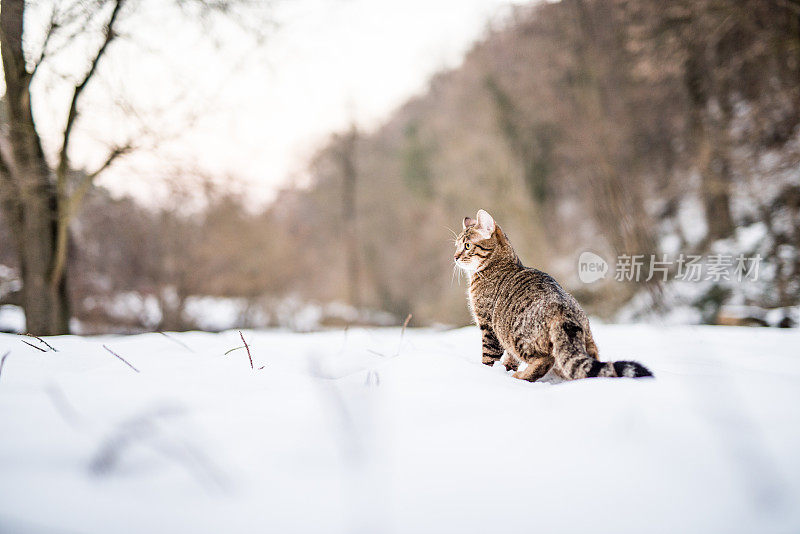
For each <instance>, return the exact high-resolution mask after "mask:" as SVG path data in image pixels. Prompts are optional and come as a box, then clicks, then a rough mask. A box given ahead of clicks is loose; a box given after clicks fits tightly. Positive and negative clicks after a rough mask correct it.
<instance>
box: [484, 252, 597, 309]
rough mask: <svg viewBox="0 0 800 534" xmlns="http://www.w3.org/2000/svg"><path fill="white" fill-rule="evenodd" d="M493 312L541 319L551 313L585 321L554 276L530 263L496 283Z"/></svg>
mask: <svg viewBox="0 0 800 534" xmlns="http://www.w3.org/2000/svg"><path fill="white" fill-rule="evenodd" d="M495 311H496V313H498V314H500V315H509V314H510V315H513V316H527V317H529V318H531V319H534V320H544V319H546V318H548V317H553V316H554V315H558V316H562V317H573V318H575V319H577V320H578V321H579V323H583V322H584V318H585V314H584V313H583V310H582V309H581V307H580V305H579V304H578V302H577V301H576V300H575V299H574V298H573V296H572V295H570V294H569V293H567V292H566V291H565V290H564V288H563V287H561V284H559V283H558V282H557V281H556V279H555V278H553V277H552V276H550V275H549V274H547V273H546V272H544V271H540V270H539V269H536V268H533V267H522V266H520V268H519V269H518V270H517V271H516V272H514V273H512V274H511V275H510V276H508V277H507V278H506V280H504V281H503V283H501V284H500V285H499V287H498V293H497V306H496V308H495Z"/></svg>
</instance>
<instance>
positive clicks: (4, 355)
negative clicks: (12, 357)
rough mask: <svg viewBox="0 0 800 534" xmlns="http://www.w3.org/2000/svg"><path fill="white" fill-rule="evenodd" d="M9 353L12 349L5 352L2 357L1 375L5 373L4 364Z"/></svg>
mask: <svg viewBox="0 0 800 534" xmlns="http://www.w3.org/2000/svg"><path fill="white" fill-rule="evenodd" d="M9 354H11V351H8V352H6V353H5V354H3V357H2V358H0V375H2V374H3V366H4V365H5V364H6V358H8V355H9Z"/></svg>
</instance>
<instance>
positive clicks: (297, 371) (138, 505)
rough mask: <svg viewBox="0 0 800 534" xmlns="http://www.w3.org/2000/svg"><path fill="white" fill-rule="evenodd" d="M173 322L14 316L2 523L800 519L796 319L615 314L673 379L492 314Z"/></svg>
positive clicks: (28, 527)
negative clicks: (340, 322) (74, 331)
mask: <svg viewBox="0 0 800 534" xmlns="http://www.w3.org/2000/svg"><path fill="white" fill-rule="evenodd" d="M170 336H171V338H168V337H165V336H163V335H159V334H146V335H139V336H132V337H103V338H81V337H57V338H48V339H47V341H48V342H49V343H50V344H51V345H52V346H53V347H55V348H56V349H57V350H58V352H52V351H49V350H48V351H47V352H41V351H38V350H35V349H33V348H31V347H28V346H27V345H25V344H23V343H22V342H21V341H22V339H25V340H26V341H29V342H31V343H33V344H35V345H39V346H42V347H43V348H45V349H46V347H44V346H43V345H41V343H39V342H38V341H36V340H34V339H29V338H22V337H20V336H13V335H0V356H2V354H4V353H6V352H7V351H11V352H10V355H9V356H8V357H7V358H6V361H5V365H4V366H3V368H2V374H0V432H1V433H2V435H1V437H0V532H15V533H16V532H23V533H26V532H82V533H83V532H86V533H94V532H97V533H107V532H115V533H125V532H131V533H133V532H170V533H175V532H192V533H196V532H248V533H250V532H326V533H327V532H365V533H376V532H414V533H416V532H431V533H444V532H457V533H466V532H476V533H477V532H556V531H558V532H615V533H620V532H631V533H642V532H664V533H674V532H698V533H708V532H728V533H730V532H787V533H788V532H798V531H800V506H799V504H800V453H799V451H800V350H798V347H800V333H798V331H797V330H772V329H737V328H726V327H654V326H629V325H627V326H606V325H598V326H596V327H595V337H596V339H597V340H598V343H599V345H600V349H601V355H602V356H604V357H605V358H608V359H637V360H639V361H641V362H642V363H644V364H646V365H648V366H649V367H650V368H651V369H652V371H653V372H654V373H655V375H656V379H654V380H640V381H635V380H628V379H589V380H583V381H577V382H568V383H561V384H553V383H534V384H530V383H526V382H522V381H518V380H515V379H512V378H511V377H509V376H508V375H507V374H505V372H503V371H502V370H500V369H498V368H494V369H492V368H487V367H484V366H482V365H480V363H479V360H480V355H479V350H480V342H479V335H478V332H477V329H475V328H468V329H461V330H455V331H449V332H435V331H431V330H419V331H416V330H409V331H408V332H406V334H405V336H404V337H403V339H402V343H401V336H400V330H399V329H381V330H351V331H349V332H348V333H346V334H345V333H343V332H341V331H338V332H324V333H315V334H294V333H285V332H279V331H271V332H245V337H246V339H247V340H248V342H249V343H250V344H251V351H252V355H253V364H254V367H255V369H254V370H251V368H250V364H249V362H248V357H247V354H246V352H245V350H244V349H239V350H235V351H233V352H231V353H230V354H228V355H227V356H226V355H224V352H225V351H227V350H228V349H231V348H234V347H237V346H240V345H241V340H240V339H239V334H238V333H237V332H225V333H222V334H205V333H197V332H195V333H186V334H170ZM104 344H105V345H107V346H108V347H109V348H110V349H111V350H113V351H114V352H116V353H117V354H118V355H120V356H121V357H122V358H124V359H125V360H127V361H128V362H129V363H130V364H131V365H132V366H133V367H135V368H136V369H138V370H139V371H140V372H138V373H137V372H135V371H134V370H133V369H132V368H130V367H128V366H127V365H126V364H125V363H124V362H122V361H121V360H119V359H117V357H115V356H113V355H112V354H111V353H109V352H108V351H106V350H105V349H104V348H103V345H104ZM182 344H185V345H186V347H184V346H183V345H182ZM378 353H380V354H378ZM262 367H263V368H262Z"/></svg>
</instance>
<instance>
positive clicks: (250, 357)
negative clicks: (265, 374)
mask: <svg viewBox="0 0 800 534" xmlns="http://www.w3.org/2000/svg"><path fill="white" fill-rule="evenodd" d="M239 337H240V338H242V343H244V348H245V349H247V358H248V359H249V360H250V369H253V356H252V355H251V354H250V346H249V345H248V344H247V341H245V340H244V334H242V331H241V330H239Z"/></svg>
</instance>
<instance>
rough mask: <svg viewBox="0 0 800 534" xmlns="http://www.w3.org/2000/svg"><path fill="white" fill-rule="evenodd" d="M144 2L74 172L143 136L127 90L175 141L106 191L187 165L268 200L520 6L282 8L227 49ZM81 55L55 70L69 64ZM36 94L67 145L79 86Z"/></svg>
mask: <svg viewBox="0 0 800 534" xmlns="http://www.w3.org/2000/svg"><path fill="white" fill-rule="evenodd" d="M145 5H149V6H150V7H149V8H147V9H145V10H142V11H141V12H138V13H137V14H136V15H135V16H134V17H132V18H131V22H130V26H129V28H134V30H133V31H135V33H136V42H137V44H136V45H135V46H134V45H130V44H127V43H124V42H120V43H118V44H116V45H115V46H116V48H115V50H113V51H112V52H111V53H110V54H109V55H108V57H107V60H106V61H107V62H106V63H105V64H103V69H102V76H101V77H100V78H99V79H98V80H97V81H96V82H93V86H92V87H91V91H87V95H86V103H85V106H84V113H83V115H82V119H83V123H82V128H81V134H80V135H79V136H77V138H76V143H75V150H74V151H73V163H74V164H75V165H76V166H86V167H87V168H92V167H93V165H95V164H96V163H97V162H99V161H100V160H101V159H102V154H103V145H104V144H107V142H108V139H109V138H114V137H115V136H116V137H117V138H119V139H123V138H125V136H126V135H129V134H130V133H131V132H133V131H136V128H135V123H136V121H135V120H133V119H131V117H130V116H126V115H121V114H120V113H118V112H113V111H112V108H113V107H114V106H113V104H112V103H111V99H112V98H113V99H117V100H118V99H119V95H125V98H126V99H128V100H131V101H133V102H134V104H135V107H136V108H137V109H140V110H144V114H143V117H142V119H141V120H142V122H144V123H146V124H148V125H149V126H153V127H154V128H155V129H156V130H159V131H160V132H161V133H164V134H165V135H166V136H168V137H169V138H170V139H167V140H164V141H162V142H160V143H159V151H158V152H157V153H158V155H159V157H158V158H153V157H152V156H148V155H147V154H145V153H140V154H138V155H134V156H130V157H129V158H128V159H127V160H126V161H125V162H124V163H122V164H120V165H117V166H116V167H115V168H114V169H112V170H111V171H109V172H108V173H107V174H106V175H105V176H104V178H103V179H102V182H101V183H102V184H103V185H106V186H108V187H109V188H111V189H112V190H115V191H118V192H134V193H137V194H139V195H141V194H145V195H147V194H149V191H150V189H151V188H153V187H155V185H154V184H156V183H157V182H158V180H159V179H161V176H160V175H162V174H163V173H164V172H166V169H168V168H170V167H171V165H172V163H173V162H177V166H178V167H182V166H196V167H199V168H202V169H207V170H209V171H211V172H213V173H215V174H218V175H230V176H236V177H238V178H240V179H242V180H244V182H245V184H246V186H247V188H248V189H249V190H250V191H252V197H253V198H256V199H259V200H268V199H269V198H270V196H271V194H272V193H273V192H274V191H275V190H276V188H278V187H280V186H281V185H285V184H286V183H287V181H288V180H290V179H291V178H292V176H298V175H300V174H302V172H303V170H304V167H305V162H306V161H307V160H308V157H309V156H310V155H311V154H312V153H313V151H314V149H315V148H316V147H318V146H320V145H321V143H323V142H324V140H325V139H326V137H327V136H328V134H330V133H331V132H333V131H336V130H339V129H342V128H344V127H346V126H347V124H348V123H349V121H350V120H351V119H355V120H356V122H357V123H358V124H359V126H360V127H362V128H366V129H370V128H374V127H376V126H377V125H379V124H380V123H381V122H382V121H383V120H385V119H386V118H387V117H388V116H389V114H390V113H391V111H392V110H393V109H394V108H396V107H397V106H399V105H400V104H401V103H402V102H403V101H404V100H406V99H407V98H409V97H410V96H412V95H414V94H416V93H419V92H421V91H423V90H424V89H425V87H426V84H427V81H428V79H429V78H430V76H431V75H432V74H433V73H434V72H436V71H438V70H440V69H443V68H448V67H454V66H457V65H458V64H459V62H460V61H461V58H462V57H463V55H464V53H465V52H466V51H467V50H468V49H469V47H470V46H471V44H472V43H473V42H474V41H475V40H476V39H478V38H480V37H481V36H482V35H483V33H484V31H485V29H486V27H487V24H488V23H489V21H490V20H493V19H497V18H498V17H501V16H502V14H503V13H504V12H505V10H507V9H508V6H509V5H510V2H509V1H508V0H435V1H431V0H404V1H376V0H295V1H293V2H284V3H282V4H280V6H282V7H279V8H278V9H277V10H276V11H275V12H274V16H273V18H275V19H276V21H277V22H278V23H279V24H278V29H277V30H275V32H273V33H271V34H270V35H269V37H268V38H267V40H266V42H265V43H264V44H263V46H262V47H260V48H258V49H256V48H255V47H254V46H253V41H252V40H251V39H249V38H247V37H240V36H237V35H236V34H235V32H228V33H226V32H223V33H222V34H221V37H220V38H219V40H221V41H222V46H221V47H216V46H215V43H213V42H210V40H209V39H208V36H207V35H205V34H204V32H203V31H201V30H199V29H197V28H195V29H187V23H186V22H184V21H181V20H180V19H179V18H177V17H174V16H171V15H170V13H174V12H168V11H162V10H161V9H160V7H159V5H160V4H158V3H157V2H151V3H150V4H145ZM142 43H145V44H144V45H143V44H142ZM91 49H92V43H88V44H87V50H91ZM143 51H144V53H143ZM73 55H74V56H76V57H77V56H79V54H73ZM73 59H74V58H69V57H67V58H59V59H58V60H56V61H54V62H53V64H54V65H55V66H56V67H59V66H61V67H63V65H68V64H69V63H70V62H71V61H73ZM74 61H77V59H75V60H74ZM56 70H58V69H56ZM80 70H81V64H80V63H78V64H77V67H76V72H80ZM51 74H52V73H51ZM34 89H35V92H34V96H35V98H36V103H37V108H36V112H37V119H38V120H39V121H40V124H41V125H42V127H41V128H40V129H41V130H43V133H44V134H45V138H46V142H47V141H48V139H50V141H51V144H52V146H55V144H54V142H55V139H56V137H55V136H56V135H57V133H58V131H59V130H60V128H61V127H60V126H59V124H60V122H61V121H63V109H64V103H65V101H68V94H67V93H66V92H63V93H62V92H61V91H62V90H63V91H66V90H68V86H67V87H65V88H62V89H59V87H58V84H57V83H52V84H45V83H40V86H35V88H34ZM198 109H200V110H202V113H201V114H200V116H199V117H198V118H197V120H196V121H195V122H194V123H192V127H191V129H189V131H188V132H185V133H184V134H183V135H181V136H180V137H178V138H174V139H172V138H171V136H172V134H173V133H174V132H173V131H172V130H183V128H181V127H180V125H181V124H182V121H183V120H184V115H186V110H198Z"/></svg>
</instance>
